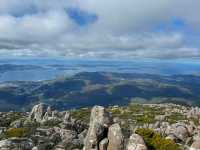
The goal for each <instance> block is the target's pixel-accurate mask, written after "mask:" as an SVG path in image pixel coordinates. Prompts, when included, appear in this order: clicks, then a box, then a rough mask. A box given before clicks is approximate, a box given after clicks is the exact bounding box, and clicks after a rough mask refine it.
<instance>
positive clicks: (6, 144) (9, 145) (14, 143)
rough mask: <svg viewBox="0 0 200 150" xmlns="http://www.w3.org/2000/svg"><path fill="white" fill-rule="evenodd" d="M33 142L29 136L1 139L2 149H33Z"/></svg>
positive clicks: (0, 147)
mask: <svg viewBox="0 0 200 150" xmlns="http://www.w3.org/2000/svg"><path fill="white" fill-rule="evenodd" d="M32 148H33V142H32V140H30V139H27V138H10V139H6V140H2V141H0V149H1V150H31V149H32Z"/></svg>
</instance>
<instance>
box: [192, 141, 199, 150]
mask: <svg viewBox="0 0 200 150" xmlns="http://www.w3.org/2000/svg"><path fill="white" fill-rule="evenodd" d="M190 150H200V140H197V141H195V142H193V143H192V145H191V147H190Z"/></svg>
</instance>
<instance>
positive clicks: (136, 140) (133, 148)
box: [126, 134, 147, 150]
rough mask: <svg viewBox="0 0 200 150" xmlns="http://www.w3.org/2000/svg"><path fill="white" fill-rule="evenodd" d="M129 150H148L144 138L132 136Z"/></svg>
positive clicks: (128, 145) (128, 146)
mask: <svg viewBox="0 0 200 150" xmlns="http://www.w3.org/2000/svg"><path fill="white" fill-rule="evenodd" d="M126 149H127V150H147V146H146V144H145V142H144V140H143V138H142V137H141V136H140V135H138V134H132V135H131V136H130V138H129V141H128V144H127V147H126Z"/></svg>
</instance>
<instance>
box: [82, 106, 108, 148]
mask: <svg viewBox="0 0 200 150" xmlns="http://www.w3.org/2000/svg"><path fill="white" fill-rule="evenodd" d="M111 123H112V117H111V116H110V114H109V113H108V112H107V111H106V110H105V108H104V107H101V106H95V107H93V109H92V111H91V116H90V125H89V130H88V133H87V136H86V138H85V144H84V149H85V150H98V149H99V142H100V140H101V139H103V138H104V137H105V136H106V135H107V130H108V129H107V128H108V127H109V126H110V124H111Z"/></svg>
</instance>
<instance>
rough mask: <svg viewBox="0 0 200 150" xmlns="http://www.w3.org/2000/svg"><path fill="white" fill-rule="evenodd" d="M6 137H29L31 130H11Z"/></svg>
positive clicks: (6, 133)
mask: <svg viewBox="0 0 200 150" xmlns="http://www.w3.org/2000/svg"><path fill="white" fill-rule="evenodd" d="M4 135H5V137H7V138H11V137H20V138H21V137H26V136H28V135H29V130H28V129H26V128H10V129H8V130H7V131H6V132H5V133H4Z"/></svg>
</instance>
